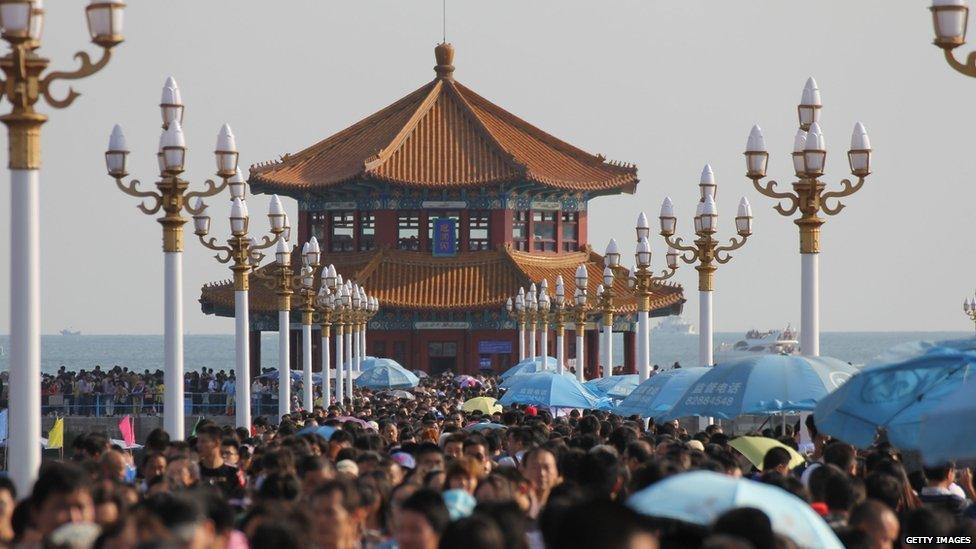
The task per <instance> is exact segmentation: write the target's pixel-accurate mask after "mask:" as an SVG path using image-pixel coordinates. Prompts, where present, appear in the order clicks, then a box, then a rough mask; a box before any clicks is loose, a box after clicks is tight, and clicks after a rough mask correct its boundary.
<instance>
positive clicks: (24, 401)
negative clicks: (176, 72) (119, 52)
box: [0, 0, 182, 497]
mask: <svg viewBox="0 0 976 549" xmlns="http://www.w3.org/2000/svg"><path fill="white" fill-rule="evenodd" d="M123 8H124V4H122V3H120V2H118V1H110V2H106V1H98V0H93V1H92V2H91V4H89V6H88V7H87V8H86V12H87V16H88V32H89V35H90V36H91V41H92V42H93V43H95V44H96V45H98V46H100V47H101V48H102V57H101V59H99V60H98V61H97V62H95V63H92V62H91V58H90V57H89V56H88V54H87V53H85V52H79V53H77V54H75V57H76V58H78V59H81V61H82V63H81V67H80V68H78V69H76V70H74V71H67V72H62V71H51V72H48V73H47V74H46V75H45V74H44V73H45V70H46V69H47V68H48V64H49V63H50V60H49V59H48V58H46V57H41V56H40V55H38V54H37V53H36V51H35V50H36V49H37V48H39V47H40V45H41V33H42V32H43V30H44V10H43V9H41V2H40V1H39V0H33V1H31V0H18V1H10V0H7V1H4V2H0V27H2V28H3V31H2V37H3V39H4V40H6V41H7V43H8V44H9V45H10V53H8V54H7V55H5V56H4V57H3V58H2V59H0V69H2V70H3V72H4V75H5V79H4V80H3V81H0V88H2V89H3V95H4V96H6V97H7V99H8V100H9V101H10V105H11V107H12V109H11V111H10V112H9V113H7V114H5V115H3V116H2V117H0V118H2V121H3V123H4V124H5V125H6V126H7V136H8V140H7V141H8V153H9V154H8V159H7V160H8V166H9V167H10V380H9V381H10V386H11V387H13V388H16V389H15V390H13V391H10V419H9V423H8V425H9V435H10V436H9V439H8V440H7V449H8V452H9V455H8V457H7V462H8V463H9V467H10V477H11V479H12V480H13V482H14V485H15V486H16V487H17V492H18V493H19V494H21V495H22V497H26V496H27V494H30V491H31V487H32V486H33V484H34V479H36V478H37V471H38V467H39V466H40V464H41V447H40V445H39V444H38V441H39V440H40V438H41V282H40V272H41V252H40V189H39V186H40V170H41V126H42V125H43V124H44V122H46V121H47V116H45V115H43V114H41V113H39V112H37V111H36V110H34V105H35V104H36V103H37V102H38V101H39V100H40V99H41V97H42V96H43V97H44V98H45V100H46V101H47V103H48V104H49V105H51V106H52V107H54V108H58V109H63V108H66V107H68V106H69V105H71V104H72V103H73V102H74V100H75V98H77V97H78V95H79V94H78V93H77V92H75V91H74V90H73V89H70V88H69V90H68V93H67V94H66V95H65V96H64V97H63V98H57V97H55V96H54V93H53V88H52V84H54V83H55V82H58V81H61V80H77V79H80V78H84V77H86V76H90V75H92V74H95V73H96V72H98V71H100V70H101V69H103V68H104V67H105V66H106V65H107V64H108V61H109V59H110V58H111V56H112V48H113V47H115V46H116V45H117V44H119V43H120V42H122V13H123V12H122V10H123ZM173 289H176V290H178V289H179V288H173ZM181 382H182V380H181Z"/></svg>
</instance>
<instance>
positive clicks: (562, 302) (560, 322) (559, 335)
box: [553, 275, 566, 375]
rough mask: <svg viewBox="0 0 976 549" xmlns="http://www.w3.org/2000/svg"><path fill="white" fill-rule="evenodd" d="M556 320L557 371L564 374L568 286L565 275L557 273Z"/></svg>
mask: <svg viewBox="0 0 976 549" xmlns="http://www.w3.org/2000/svg"><path fill="white" fill-rule="evenodd" d="M554 305H555V311H554V312H553V317H554V320H555V321H556V371H557V372H558V373H559V374H560V375H562V374H563V372H565V371H566V342H565V340H564V336H565V335H566V286H565V285H564V284H563V275H556V297H555V300H554Z"/></svg>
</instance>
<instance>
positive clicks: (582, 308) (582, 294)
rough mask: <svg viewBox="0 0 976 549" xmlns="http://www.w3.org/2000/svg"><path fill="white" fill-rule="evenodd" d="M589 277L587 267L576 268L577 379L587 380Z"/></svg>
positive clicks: (575, 326) (574, 308)
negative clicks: (587, 293)
mask: <svg viewBox="0 0 976 549" xmlns="http://www.w3.org/2000/svg"><path fill="white" fill-rule="evenodd" d="M588 277H589V275H588V273H587V271H586V266H585V265H579V266H578V267H576V276H575V278H576V292H575V293H574V294H573V300H574V306H573V313H574V322H575V324H574V332H575V335H576V379H577V380H578V381H580V382H583V381H584V380H585V371H586V353H585V349H584V348H583V344H584V340H585V336H586V315H587V313H588V312H589V308H588V307H587V304H586V286H587V279H588Z"/></svg>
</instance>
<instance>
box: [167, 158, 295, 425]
mask: <svg viewBox="0 0 976 549" xmlns="http://www.w3.org/2000/svg"><path fill="white" fill-rule="evenodd" d="M164 153H168V151H164ZM167 158H169V155H168V154H167ZM242 194H243V193H242ZM200 205H201V206H202V204H200ZM279 206H280V205H279ZM198 210H199V213H196V214H194V216H193V224H194V227H195V229H196V230H195V231H194V232H195V233H196V235H197V236H198V237H199V238H200V242H201V243H202V244H203V245H204V246H205V247H207V248H209V249H211V250H214V251H216V252H218V253H217V255H216V256H215V257H216V259H217V261H219V262H220V263H231V262H233V265H231V267H230V269H231V271H233V273H234V340H235V345H234V347H235V355H236V360H235V372H234V378H235V380H234V403H235V413H234V416H235V424H236V425H237V426H238V427H245V428H248V429H250V427H251V379H250V378H251V365H250V356H249V354H248V336H249V335H250V316H249V310H248V309H249V303H248V289H249V274H250V272H251V270H252V269H253V268H254V265H255V264H256V263H257V262H258V261H260V259H261V250H265V249H267V248H270V247H271V246H274V245H275V244H277V243H278V241H279V240H280V239H281V238H283V236H284V233H285V220H284V218H283V216H282V215H280V214H281V212H280V211H278V209H277V208H275V207H274V205H273V204H272V207H271V208H269V210H268V220H269V222H270V224H271V233H272V235H273V236H274V238H269V237H268V236H265V237H264V239H263V242H262V243H261V244H255V243H254V241H253V240H252V239H251V238H250V237H248V226H249V217H248V211H247V202H246V201H245V200H244V199H243V198H242V197H240V196H235V197H234V199H233V200H232V201H231V208H230V232H231V237H230V238H229V239H228V240H227V245H220V244H217V239H216V238H213V237H210V239H209V240H207V239H206V238H205V237H206V236H207V234H208V232H209V229H210V217H209V216H208V215H206V213H205V212H204V211H203V210H205V208H198ZM276 259H277V258H276ZM280 382H281V380H279V383H280ZM287 382H288V381H287V378H286V383H287Z"/></svg>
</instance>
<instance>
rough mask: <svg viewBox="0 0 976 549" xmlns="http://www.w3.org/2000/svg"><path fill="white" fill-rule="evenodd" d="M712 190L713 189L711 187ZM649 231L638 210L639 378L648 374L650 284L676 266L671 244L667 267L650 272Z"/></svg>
mask: <svg viewBox="0 0 976 549" xmlns="http://www.w3.org/2000/svg"><path fill="white" fill-rule="evenodd" d="M712 191H713V193H714V188H713V189H712ZM650 231H651V229H650V226H649V225H648V223H647V216H646V215H645V214H644V212H641V214H640V216H639V217H638V218H637V251H636V252H635V253H634V259H635V261H636V264H637V268H636V269H634V275H633V279H632V280H633V288H634V292H635V293H636V294H637V296H638V298H639V300H640V301H639V303H638V308H637V311H638V312H637V315H638V316H637V343H638V344H637V366H638V373H639V374H640V380H641V381H644V380H645V379H647V378H648V377H650V375H651V329H650V310H651V297H652V296H653V288H654V286H655V285H656V284H659V283H660V282H663V281H665V280H667V279H669V278H671V277H672V276H674V274H675V272H677V268H678V252H677V251H675V250H674V249H673V248H671V249H669V250H668V253H667V255H666V258H667V262H668V270H666V271H664V272H663V274H662V276H659V277H655V276H654V275H653V272H652V271H651V243H650V241H649V240H648V235H649V234H650Z"/></svg>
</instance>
